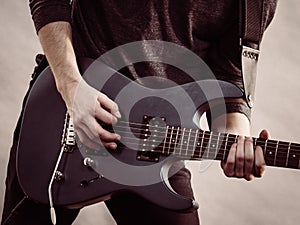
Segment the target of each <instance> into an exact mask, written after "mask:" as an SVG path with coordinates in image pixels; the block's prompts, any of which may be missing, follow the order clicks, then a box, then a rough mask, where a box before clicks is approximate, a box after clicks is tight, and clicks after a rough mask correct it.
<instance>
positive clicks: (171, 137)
mask: <svg viewBox="0 0 300 225" xmlns="http://www.w3.org/2000/svg"><path fill="white" fill-rule="evenodd" d="M173 132H174V126H172V129H171V134H170V142H169V149H168V153H169V154H170V150H171V143H172V139H173Z"/></svg>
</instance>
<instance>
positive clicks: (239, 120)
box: [212, 112, 250, 136]
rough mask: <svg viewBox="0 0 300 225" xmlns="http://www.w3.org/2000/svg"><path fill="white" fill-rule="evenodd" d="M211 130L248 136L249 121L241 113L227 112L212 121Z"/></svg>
mask: <svg viewBox="0 0 300 225" xmlns="http://www.w3.org/2000/svg"><path fill="white" fill-rule="evenodd" d="M212 130H213V131H216V132H223V133H230V134H239V135H244V136H250V122H249V120H248V118H247V117H246V116H245V115H244V114H242V113H238V112H236V113H227V114H225V115H221V116H219V117H217V118H216V119H214V120H213V121H212Z"/></svg>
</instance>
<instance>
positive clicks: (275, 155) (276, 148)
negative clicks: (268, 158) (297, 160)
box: [273, 141, 279, 166]
mask: <svg viewBox="0 0 300 225" xmlns="http://www.w3.org/2000/svg"><path fill="white" fill-rule="evenodd" d="M278 143H279V141H277V144H276V151H275V158H274V163H273V164H274V166H275V164H276V157H277V151H278Z"/></svg>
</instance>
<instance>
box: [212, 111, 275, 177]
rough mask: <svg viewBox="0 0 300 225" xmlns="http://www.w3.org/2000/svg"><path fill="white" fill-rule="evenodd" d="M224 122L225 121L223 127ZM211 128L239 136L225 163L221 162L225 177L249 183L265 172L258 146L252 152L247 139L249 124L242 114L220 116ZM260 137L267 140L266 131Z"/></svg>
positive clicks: (261, 153)
mask: <svg viewBox="0 0 300 225" xmlns="http://www.w3.org/2000/svg"><path fill="white" fill-rule="evenodd" d="M224 120H226V123H225V127H224V125H223V124H224V122H223V121H224ZM212 128H213V130H214V131H217V132H225V133H231V134H239V135H240V136H239V138H238V141H237V143H236V144H233V145H232V146H231V148H230V151H229V154H228V158H227V160H226V162H221V167H222V169H223V171H224V174H225V175H226V176H228V177H237V178H245V179H246V180H248V181H249V180H252V179H253V177H254V176H256V177H261V176H262V175H263V173H264V170H265V160H264V156H263V151H262V149H261V147H259V146H258V147H256V149H255V151H253V143H252V138H250V137H249V136H250V122H249V120H248V118H247V117H246V116H245V115H244V114H242V113H238V112H236V113H228V114H225V115H221V116H219V117H217V118H215V119H214V120H213V121H212ZM244 136H246V137H244ZM260 137H261V138H265V139H268V138H269V133H268V131H266V130H263V131H262V132H261V133H260Z"/></svg>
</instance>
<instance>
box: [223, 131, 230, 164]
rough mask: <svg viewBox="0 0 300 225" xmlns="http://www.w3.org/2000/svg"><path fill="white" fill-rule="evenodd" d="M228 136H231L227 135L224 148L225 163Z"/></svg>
mask: <svg viewBox="0 0 300 225" xmlns="http://www.w3.org/2000/svg"><path fill="white" fill-rule="evenodd" d="M228 136H229V134H228V133H227V134H226V142H225V147H224V153H223V161H225V156H226V152H227V145H228Z"/></svg>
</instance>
